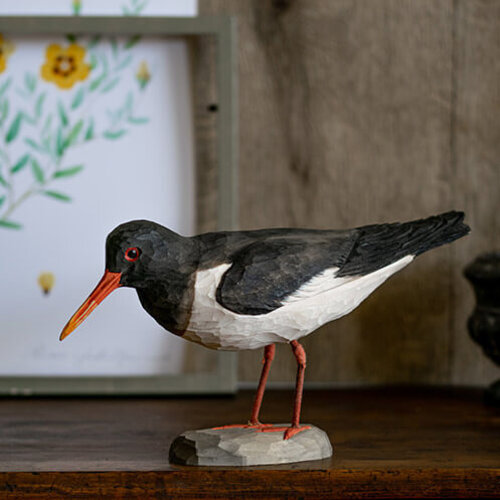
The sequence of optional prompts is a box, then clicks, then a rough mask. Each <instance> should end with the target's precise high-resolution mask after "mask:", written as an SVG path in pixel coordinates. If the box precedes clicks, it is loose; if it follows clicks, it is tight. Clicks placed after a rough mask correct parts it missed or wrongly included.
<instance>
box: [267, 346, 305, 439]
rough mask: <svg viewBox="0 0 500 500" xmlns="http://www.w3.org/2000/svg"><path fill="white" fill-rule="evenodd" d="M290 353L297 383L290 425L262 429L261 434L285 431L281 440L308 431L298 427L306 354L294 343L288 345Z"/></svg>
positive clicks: (303, 427)
mask: <svg viewBox="0 0 500 500" xmlns="http://www.w3.org/2000/svg"><path fill="white" fill-rule="evenodd" d="M290 344H291V346H292V351H293V354H294V356H295V359H296V360H297V381H296V384H295V403H294V405H293V416H292V425H291V426H290V427H271V428H265V429H262V432H276V431H285V434H284V436H283V439H290V438H291V437H293V436H295V434H298V433H299V432H301V431H304V430H306V429H309V426H307V425H303V426H301V425H300V410H301V407H302V391H303V389H304V372H305V369H306V352H305V351H304V348H303V347H302V346H301V345H300V344H299V343H298V342H297V341H296V340H292V342H291V343H290Z"/></svg>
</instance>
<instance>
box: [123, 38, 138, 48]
mask: <svg viewBox="0 0 500 500" xmlns="http://www.w3.org/2000/svg"><path fill="white" fill-rule="evenodd" d="M141 38H142V37H141V35H134V36H133V37H132V38H129V39H128V40H127V42H126V43H125V46H124V47H125V49H130V48H132V47H133V46H134V45H135V44H136V43H137V42H138V41H139V40H140V39H141Z"/></svg>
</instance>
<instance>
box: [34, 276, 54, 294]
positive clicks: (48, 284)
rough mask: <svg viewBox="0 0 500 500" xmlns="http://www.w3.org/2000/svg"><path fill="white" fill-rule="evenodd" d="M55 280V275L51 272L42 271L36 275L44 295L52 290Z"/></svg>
mask: <svg viewBox="0 0 500 500" xmlns="http://www.w3.org/2000/svg"><path fill="white" fill-rule="evenodd" d="M55 281H56V277H55V276H54V275H53V274H52V273H51V272H43V273H40V274H39V275H38V284H39V285H40V288H41V289H42V291H43V293H44V294H45V295H47V294H48V293H49V292H50V291H51V290H52V287H53V286H54V283H55Z"/></svg>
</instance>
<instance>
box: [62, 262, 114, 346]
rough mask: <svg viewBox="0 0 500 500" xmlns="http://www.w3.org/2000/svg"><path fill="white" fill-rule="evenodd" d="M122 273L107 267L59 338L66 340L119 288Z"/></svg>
mask: <svg viewBox="0 0 500 500" xmlns="http://www.w3.org/2000/svg"><path fill="white" fill-rule="evenodd" d="M121 276H122V273H112V272H110V271H108V270H107V269H106V271H104V276H103V277H102V278H101V281H99V283H98V284H97V286H96V287H95V288H94V291H93V292H92V293H91V294H90V295H89V296H88V298H87V300H86V301H85V302H84V303H83V304H82V305H81V306H80V307H79V308H78V310H77V311H76V313H75V314H73V316H71V319H70V320H69V321H68V322H67V323H66V326H65V327H64V328H63V331H62V332H61V336H60V337H59V340H64V339H65V338H66V337H67V336H68V335H69V334H70V333H71V332H72V331H73V330H75V329H76V328H78V327H79V326H80V325H81V324H82V323H83V321H84V320H85V319H86V318H87V316H89V314H90V313H91V312H92V311H93V310H94V309H95V308H96V307H97V306H98V305H99V304H100V303H101V302H102V301H103V300H104V299H105V298H106V297H107V296H108V295H109V294H110V293H111V292H112V291H113V290H116V289H117V288H119V287H120V286H121V285H120V278H121Z"/></svg>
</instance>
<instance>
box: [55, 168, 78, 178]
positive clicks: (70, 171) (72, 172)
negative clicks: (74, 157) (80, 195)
mask: <svg viewBox="0 0 500 500" xmlns="http://www.w3.org/2000/svg"><path fill="white" fill-rule="evenodd" d="M82 170H83V165H75V166H74V167H69V168H65V169H63V170H58V171H57V172H56V173H55V174H54V179H59V178H61V177H71V176H72V175H76V174H78V173H79V172H81V171H82Z"/></svg>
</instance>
